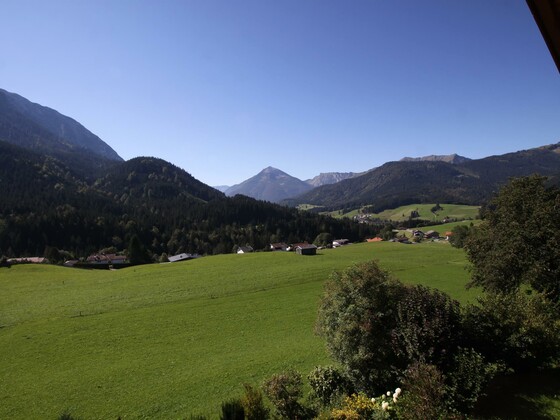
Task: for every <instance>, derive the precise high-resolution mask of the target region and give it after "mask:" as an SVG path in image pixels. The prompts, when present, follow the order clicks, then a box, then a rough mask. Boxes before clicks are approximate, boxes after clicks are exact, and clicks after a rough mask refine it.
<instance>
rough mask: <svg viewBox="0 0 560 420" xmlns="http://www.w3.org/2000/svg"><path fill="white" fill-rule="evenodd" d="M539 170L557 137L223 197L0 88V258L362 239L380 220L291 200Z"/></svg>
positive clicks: (474, 185)
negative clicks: (127, 155) (323, 237)
mask: <svg viewBox="0 0 560 420" xmlns="http://www.w3.org/2000/svg"><path fill="white" fill-rule="evenodd" d="M532 173H540V174H542V175H546V176H549V177H550V181H551V182H554V183H558V181H559V179H560V177H559V175H560V144H553V145H549V146H543V147H539V148H535V149H529V150H524V151H519V152H513V153H508V154H504V155H500V156H490V157H487V158H484V159H467V158H464V157H461V156H457V155H451V156H427V157H424V158H405V159H403V160H401V161H398V162H388V163H385V164H384V165H381V166H379V167H377V168H374V169H371V170H369V171H367V172H365V173H359V174H357V173H334V172H333V173H325V174H321V175H319V176H317V177H315V178H313V179H311V180H307V181H302V180H299V179H297V178H295V177H293V176H290V175H288V174H286V173H285V172H282V171H280V170H278V169H275V168H272V167H268V168H265V169H264V170H263V171H261V172H260V173H259V174H257V175H255V176H254V177H251V178H250V179H248V180H246V181H244V182H242V183H241V184H239V185H236V186H233V187H229V188H227V189H226V194H224V193H222V192H220V191H218V190H217V189H215V188H212V187H210V186H208V185H206V184H204V183H202V182H200V181H199V180H197V179H195V178H194V177H192V176H191V175H190V174H189V173H188V172H186V171H185V170H184V169H182V168H178V167H176V166H175V165H172V164H171V163H169V162H166V161H164V160H162V159H158V158H153V157H138V158H135V159H131V160H129V161H126V162H125V161H123V160H122V158H121V157H120V156H119V155H118V154H117V153H116V152H115V151H114V150H113V149H112V148H111V147H110V146H109V145H107V144H106V143H105V142H104V141H102V140H101V139H100V138H99V137H97V136H96V135H94V134H93V133H91V132H90V131H89V130H87V129H86V128H85V127H83V126H82V125H81V124H79V123H78V122H77V121H75V120H73V119H72V118H69V117H67V116H64V115H62V114H60V113H58V112H57V111H55V110H53V109H50V108H47V107H43V106H41V105H38V104H34V103H32V102H30V101H28V100H27V99H25V98H23V97H21V96H19V95H17V94H14V93H9V92H7V91H5V90H1V89H0V197H2V199H1V200H0V255H1V254H5V253H6V254H9V255H24V254H27V255H40V254H42V253H43V251H44V250H45V249H46V248H51V249H52V248H55V249H58V250H62V249H64V250H67V251H70V252H72V253H74V254H82V255H83V254H84V253H88V252H93V251H95V250H99V249H100V248H103V247H112V248H114V249H116V250H117V251H119V250H122V249H124V248H126V244H127V243H128V241H129V240H130V238H131V237H132V236H134V235H136V236H139V237H140V239H141V241H142V243H143V244H145V246H146V248H147V249H148V250H149V251H150V252H151V253H153V254H157V255H161V254H163V253H179V252H189V253H200V254H212V253H224V252H231V251H232V250H233V249H234V247H235V246H238V245H246V244H251V245H252V246H253V247H254V248H256V249H264V248H265V247H266V246H267V244H268V243H269V241H270V242H278V241H285V242H301V241H305V240H307V241H313V239H314V238H315V236H316V235H318V234H319V233H322V232H329V233H331V234H332V235H333V236H343V237H346V238H348V239H350V240H363V238H364V235H370V234H372V233H374V232H375V231H376V229H378V228H379V227H375V226H361V225H360V226H358V225H356V224H354V223H352V222H351V221H349V220H342V221H341V220H334V219H332V218H329V217H326V216H321V215H317V214H312V213H311V212H301V211H298V210H297V209H295V208H294V207H295V206H297V205H299V204H311V205H313V206H316V207H315V208H316V209H319V211H321V210H335V209H342V208H356V207H360V206H363V205H368V206H373V207H374V208H375V209H376V210H383V209H386V208H391V207H397V206H399V205H404V204H412V203H437V202H441V203H464V204H477V205H479V204H483V203H484V202H486V201H487V200H488V199H489V198H491V197H492V195H493V194H495V193H496V191H497V190H498V189H499V188H500V186H501V185H503V184H504V183H505V182H507V180H508V179H509V178H510V177H517V176H524V175H529V174H532ZM316 185H319V186H316ZM251 196H252V197H254V198H252V197H251ZM272 202H280V203H281V205H276V204H273V203H272ZM314 210H315V209H314Z"/></svg>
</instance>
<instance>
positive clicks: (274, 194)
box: [225, 166, 312, 203]
mask: <svg viewBox="0 0 560 420" xmlns="http://www.w3.org/2000/svg"><path fill="white" fill-rule="evenodd" d="M311 188H312V187H311V186H310V185H308V184H307V183H305V182H303V181H302V180H300V179H298V178H296V177H293V176H291V175H289V174H287V173H286V172H284V171H281V170H280V169H277V168H273V167H272V166H268V167H266V168H264V169H263V170H262V171H260V172H259V173H258V174H257V175H255V176H253V177H251V178H249V179H247V180H245V181H243V182H242V183H240V184H237V185H234V186H232V187H230V188H228V189H227V190H226V191H225V193H226V195H228V196H233V195H236V194H243V195H246V196H249V197H253V198H256V199H258V200H265V201H270V202H273V203H278V202H280V201H282V200H284V199H286V198H291V197H295V196H296V195H299V194H303V193H304V192H307V191H309V190H310V189H311Z"/></svg>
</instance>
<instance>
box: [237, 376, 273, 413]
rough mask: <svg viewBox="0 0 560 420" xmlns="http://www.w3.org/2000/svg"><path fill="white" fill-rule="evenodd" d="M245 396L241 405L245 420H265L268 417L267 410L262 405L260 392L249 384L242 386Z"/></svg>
mask: <svg viewBox="0 0 560 420" xmlns="http://www.w3.org/2000/svg"><path fill="white" fill-rule="evenodd" d="M243 387H244V388H245V394H244V395H243V397H241V403H242V404H243V408H244V410H245V416H246V418H247V420H266V419H268V417H269V411H268V408H266V407H265V405H264V400H263V395H262V392H261V391H260V390H259V389H257V388H254V387H253V386H251V385H249V384H244V385H243Z"/></svg>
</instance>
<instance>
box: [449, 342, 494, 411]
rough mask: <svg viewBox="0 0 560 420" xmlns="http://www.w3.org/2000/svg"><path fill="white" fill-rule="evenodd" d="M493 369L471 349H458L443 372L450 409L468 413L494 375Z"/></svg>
mask: <svg viewBox="0 0 560 420" xmlns="http://www.w3.org/2000/svg"><path fill="white" fill-rule="evenodd" d="M494 373H495V369H494V367H493V366H492V365H490V364H488V363H486V361H485V360H484V357H483V356H482V355H481V354H480V353H477V352H476V351H475V350H473V349H460V350H459V352H458V353H457V354H456V355H455V357H454V358H453V363H452V365H451V366H450V368H449V370H448V371H446V372H445V376H446V381H445V382H446V384H447V404H448V407H449V408H450V409H451V410H452V411H459V412H461V413H465V414H468V413H470V412H471V411H472V410H473V408H474V406H475V404H476V402H477V401H478V399H479V398H480V397H481V396H483V395H484V394H483V392H484V389H485V388H486V385H488V382H490V380H491V379H492V377H493V376H494Z"/></svg>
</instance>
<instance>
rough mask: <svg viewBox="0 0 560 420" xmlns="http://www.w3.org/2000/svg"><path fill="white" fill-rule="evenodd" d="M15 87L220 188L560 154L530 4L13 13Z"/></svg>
mask: <svg viewBox="0 0 560 420" xmlns="http://www.w3.org/2000/svg"><path fill="white" fill-rule="evenodd" d="M0 16H1V17H2V18H1V23H0V51H1V53H0V87H2V88H4V89H6V90H8V91H11V92H15V93H18V94H20V95H22V96H24V97H26V98H27V99H29V100H31V101H33V102H37V103H40V104H41V105H45V106H49V107H51V108H54V109H56V110H58V111H60V112H61V113H63V114H65V115H68V116H70V117H72V118H74V119H76V120H77V121H79V122H80V123H82V124H83V125H84V126H85V127H86V128H88V129H89V130H91V131H92V132H94V133H95V134H97V135H98V136H99V137H101V138H102V139H103V140H104V141H105V142H107V143H108V144H109V145H111V146H112V147H113V148H114V149H115V150H116V151H117V153H119V154H120V155H121V156H122V157H123V158H125V159H130V158H132V157H135V156H156V157H160V158H163V159H166V160H168V161H170V162H172V163H174V164H175V165H177V166H180V167H181V168H183V169H185V170H187V171H188V172H190V173H191V174H192V175H193V176H195V177H196V178H198V179H200V180H201V181H203V182H205V183H207V184H209V185H221V184H227V185H232V184H235V183H239V182H241V181H243V180H245V179H247V178H249V177H251V176H253V175H255V174H256V173H258V172H259V171H260V170H261V169H263V168H265V167H267V166H274V167H276V168H279V169H281V170H283V171H285V172H288V173H289V174H291V175H293V176H296V177H298V178H300V179H307V178H311V177H313V176H315V175H317V174H318V173H319V172H330V171H339V172H343V171H354V172H356V171H363V170H367V169H370V168H373V167H376V166H379V165H381V164H383V163H384V162H387V161H390V160H398V159H400V158H402V157H404V156H425V155H429V154H449V153H459V154H461V155H464V156H467V157H471V158H480V157H484V156H488V155H492V154H502V153H506V152H511V151H517V150H521V149H527V148H531V147H536V146H540V145H544V144H549V143H555V142H558V141H560V75H559V73H558V70H557V69H556V67H555V65H554V62H553V61H552V58H551V56H550V54H549V52H548V50H547V48H546V45H545V43H544V41H543V39H542V37H541V34H540V32H539V30H538V27H537V26H536V24H535V22H534V20H533V17H532V15H531V13H530V11H529V9H528V7H527V5H526V3H525V2H524V1H514V0H507V1H500V0H479V1H476V0H474V1H471V0H469V1H459V0H457V1H453V0H441V1H430V0H427V1H417V0H415V1H399V0H396V1H388V0H368V1H366V0H352V1H347V0H337V1H333V0H251V1H247V0H221V1H213V0H197V1H191V0H183V1H170V0H151V1H141V0H132V1H127V0H111V1H104V0H67V1H62V0H37V1H30V0H0Z"/></svg>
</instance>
